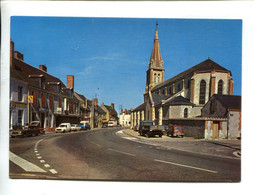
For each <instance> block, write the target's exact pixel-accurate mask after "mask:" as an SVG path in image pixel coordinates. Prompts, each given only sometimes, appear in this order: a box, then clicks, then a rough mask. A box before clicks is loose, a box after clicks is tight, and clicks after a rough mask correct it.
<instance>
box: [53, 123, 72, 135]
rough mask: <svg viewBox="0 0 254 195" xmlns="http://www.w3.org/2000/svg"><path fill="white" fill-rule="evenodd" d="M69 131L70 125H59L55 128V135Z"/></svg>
mask: <svg viewBox="0 0 254 195" xmlns="http://www.w3.org/2000/svg"><path fill="white" fill-rule="evenodd" d="M70 131H71V123H61V124H60V125H59V127H57V128H56V133H65V132H70Z"/></svg>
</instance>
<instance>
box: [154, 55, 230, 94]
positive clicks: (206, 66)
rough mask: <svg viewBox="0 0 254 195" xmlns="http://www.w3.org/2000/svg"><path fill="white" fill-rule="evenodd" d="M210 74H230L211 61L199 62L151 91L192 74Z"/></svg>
mask: <svg viewBox="0 0 254 195" xmlns="http://www.w3.org/2000/svg"><path fill="white" fill-rule="evenodd" d="M206 71H207V72H210V71H221V72H230V71H229V70H227V69H226V68H223V67H222V66H220V65H219V64H217V63H216V62H214V61H212V60H211V59H207V60H205V61H203V62H201V63H200V64H198V65H196V66H193V67H191V68H189V69H188V70H186V71H184V72H182V73H180V74H178V75H176V76H174V77H172V78H170V79H168V80H166V81H164V82H163V83H161V84H159V85H157V86H155V87H154V88H153V89H152V91H155V90H157V89H159V88H161V87H162V86H165V85H168V84H170V83H173V82H176V81H177V80H179V79H182V78H184V77H186V76H188V75H191V74H193V73H194V72H206ZM230 74H231V72H230Z"/></svg>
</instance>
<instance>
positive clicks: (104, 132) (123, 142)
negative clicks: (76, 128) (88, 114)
mask: <svg viewBox="0 0 254 195" xmlns="http://www.w3.org/2000/svg"><path fill="white" fill-rule="evenodd" d="M119 130H120V128H117V129H101V130H90V131H81V132H72V133H65V134H46V135H41V136H37V137H27V138H11V139H10V155H11V158H12V160H11V161H10V177H11V178H48V179H82V180H103V181H107V180H109V181H119V180H120V181H217V182H219V181H236V182H237V181H240V173H241V161H240V159H234V158H223V157H219V156H210V155H204V154H198V153H190V152H187V151H179V150H175V149H167V148H165V147H160V146H157V145H155V144H147V143H143V142H140V141H138V140H135V138H133V137H130V136H128V135H126V134H124V133H121V132H119ZM158 139H160V138H158ZM16 155H17V156H18V157H17V156H16ZM19 157H20V158H22V159H24V160H26V161H28V162H26V161H25V162H24V161H22V160H20V159H18V158H19ZM17 159H18V160H17ZM15 160H16V161H15ZM13 161H15V162H16V163H13ZM21 162H23V164H22V166H21V165H20V163H21ZM29 162H30V163H32V164H31V166H30V164H29ZM17 164H19V166H18V165H17ZM28 165H29V166H28ZM33 165H35V167H33ZM20 166H21V167H23V168H21V167H20ZM24 167H26V170H24ZM32 168H33V169H32Z"/></svg>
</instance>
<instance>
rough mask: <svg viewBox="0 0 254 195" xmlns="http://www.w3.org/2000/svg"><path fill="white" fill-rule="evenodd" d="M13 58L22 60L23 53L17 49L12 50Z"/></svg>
mask: <svg viewBox="0 0 254 195" xmlns="http://www.w3.org/2000/svg"><path fill="white" fill-rule="evenodd" d="M14 58H17V59H19V60H22V61H24V55H23V54H22V53H20V52H18V51H14Z"/></svg>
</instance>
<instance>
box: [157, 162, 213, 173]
mask: <svg viewBox="0 0 254 195" xmlns="http://www.w3.org/2000/svg"><path fill="white" fill-rule="evenodd" d="M154 161H157V162H162V163H166V164H171V165H176V166H180V167H186V168H190V169H197V170H200V171H206V172H210V173H218V172H217V171H213V170H209V169H202V168H199V167H193V166H189V165H183V164H178V163H173V162H168V161H164V160H158V159H154Z"/></svg>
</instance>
